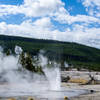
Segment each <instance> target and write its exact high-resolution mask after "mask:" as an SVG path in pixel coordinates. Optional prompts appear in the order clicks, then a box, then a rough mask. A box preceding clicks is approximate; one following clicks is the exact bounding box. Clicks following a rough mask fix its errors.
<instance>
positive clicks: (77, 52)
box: [0, 35, 100, 71]
mask: <svg viewBox="0 0 100 100" xmlns="http://www.w3.org/2000/svg"><path fill="white" fill-rule="evenodd" d="M0 45H1V46H3V48H4V52H6V51H7V50H8V49H11V51H12V53H14V48H15V46H16V45H18V46H21V47H22V49H23V50H24V52H29V53H30V54H32V55H38V53H39V51H40V50H44V51H45V55H46V56H47V57H48V58H49V59H52V60H56V61H60V62H61V63H62V66H63V62H64V61H66V62H68V63H69V64H70V65H74V66H75V67H83V68H89V69H91V70H97V71H100V50H99V49H96V48H93V47H88V46H85V45H81V44H76V43H69V42H59V41H53V40H43V39H32V38H23V37H16V36H4V35H0Z"/></svg>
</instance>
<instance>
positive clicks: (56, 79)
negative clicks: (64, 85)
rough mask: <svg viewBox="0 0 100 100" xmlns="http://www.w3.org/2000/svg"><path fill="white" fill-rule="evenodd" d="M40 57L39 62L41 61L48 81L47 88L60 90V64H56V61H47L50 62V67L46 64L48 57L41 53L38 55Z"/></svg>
mask: <svg viewBox="0 0 100 100" xmlns="http://www.w3.org/2000/svg"><path fill="white" fill-rule="evenodd" d="M39 58H40V62H41V66H42V69H43V71H44V73H45V75H46V78H47V80H48V82H49V85H50V87H49V90H55V91H57V90H60V86H61V76H60V69H59V67H60V64H57V63H56V62H52V64H51V62H49V63H50V67H48V66H49V64H48V59H47V58H46V57H44V56H42V55H40V56H39Z"/></svg>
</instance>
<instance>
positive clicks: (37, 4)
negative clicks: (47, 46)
mask: <svg viewBox="0 0 100 100" xmlns="http://www.w3.org/2000/svg"><path fill="white" fill-rule="evenodd" d="M81 1H82V4H83V5H84V7H86V10H87V12H88V13H89V15H79V14H77V15H76V16H72V15H70V13H69V11H68V10H67V9H65V7H64V6H65V4H64V3H63V2H62V1H61V0H24V3H23V4H22V5H19V6H16V5H0V16H1V17H4V16H7V15H11V14H13V15H16V14H23V15H25V17H27V18H29V20H26V19H25V20H24V21H23V22H22V23H21V24H19V25H17V24H7V23H6V22H1V23H0V34H4V35H14V36H22V37H31V38H43V39H53V40H60V41H69V42H77V43H81V44H85V45H89V46H94V47H97V48H100V47H99V44H100V28H96V27H95V26H93V27H91V28H89V25H91V24H93V25H94V24H95V23H97V24H100V18H99V16H100V14H99V13H98V12H99V11H98V10H99V8H100V7H99V5H100V2H99V0H94V1H93V0H81ZM95 6H96V9H94V7H95ZM34 18H36V19H35V21H32V19H34ZM55 21H57V22H58V23H59V25H60V26H61V25H62V26H63V25H65V24H66V27H65V30H64V31H63V32H62V31H60V30H59V25H58V28H55V26H56V25H57V24H56V25H55V24H54V22H55ZM70 26H72V27H70Z"/></svg>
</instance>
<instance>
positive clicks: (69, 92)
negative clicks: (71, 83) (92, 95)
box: [0, 82, 88, 100]
mask: <svg viewBox="0 0 100 100" xmlns="http://www.w3.org/2000/svg"><path fill="white" fill-rule="evenodd" d="M87 92H88V91H86V90H74V89H67V88H66V87H61V89H60V90H50V89H49V85H48V82H47V84H46V82H42V83H40V82H37V83H30V84H27V83H17V84H5V85H0V97H3V98H4V97H20V96H33V97H36V98H39V99H41V98H42V99H43V98H44V99H52V100H55V99H57V100H59V99H61V98H62V99H63V98H64V97H65V96H67V97H69V98H70V97H74V96H79V95H81V94H85V93H87Z"/></svg>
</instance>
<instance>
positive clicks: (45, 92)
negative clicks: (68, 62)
mask: <svg viewBox="0 0 100 100" xmlns="http://www.w3.org/2000/svg"><path fill="white" fill-rule="evenodd" d="M18 59H19V56H18V55H17V56H5V55H4V54H3V53H0V97H15V96H16V97H19V96H34V97H36V98H40V99H41V98H42V99H43V98H44V99H45V98H47V99H51V98H52V100H55V99H57V100H59V99H61V98H64V96H67V97H73V96H78V95H80V94H84V93H86V90H74V89H67V88H66V87H61V75H60V68H59V66H60V64H57V63H56V62H54V63H53V66H52V67H51V68H47V60H48V59H47V58H45V57H43V56H42V55H40V56H39V59H40V64H41V66H42V69H43V72H44V75H42V74H37V73H32V72H29V71H27V70H24V71H23V70H22V71H19V70H18V69H19V68H20V66H19V64H18Z"/></svg>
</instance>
